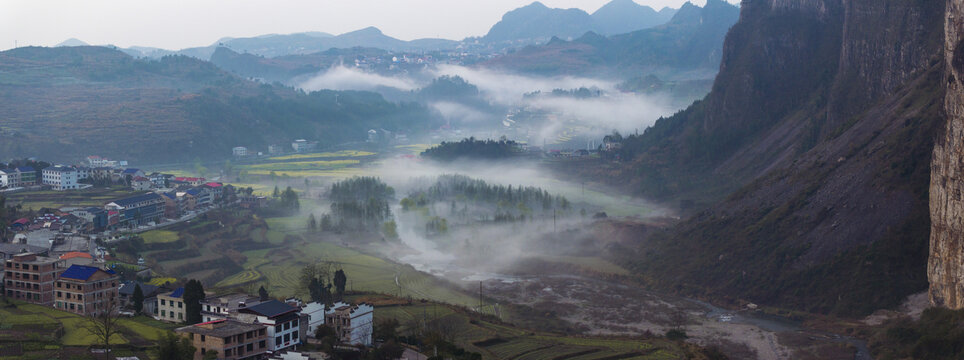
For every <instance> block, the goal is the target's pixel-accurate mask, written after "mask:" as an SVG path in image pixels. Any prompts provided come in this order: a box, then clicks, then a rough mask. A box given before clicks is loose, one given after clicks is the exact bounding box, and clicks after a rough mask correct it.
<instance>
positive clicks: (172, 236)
mask: <svg viewBox="0 0 964 360" xmlns="http://www.w3.org/2000/svg"><path fill="white" fill-rule="evenodd" d="M141 238H143V239H144V243H146V244H156V243H157V244H159V243H172V242H175V241H177V239H178V237H177V233H176V232H173V231H170V230H151V231H146V232H144V233H141Z"/></svg>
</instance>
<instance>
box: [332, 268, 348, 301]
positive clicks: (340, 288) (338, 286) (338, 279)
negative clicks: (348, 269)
mask: <svg viewBox="0 0 964 360" xmlns="http://www.w3.org/2000/svg"><path fill="white" fill-rule="evenodd" d="M333 282H334V283H335V291H337V292H338V299H341V297H342V296H343V295H345V285H347V284H348V277H347V276H345V270H342V269H338V271H335V278H334V280H333Z"/></svg>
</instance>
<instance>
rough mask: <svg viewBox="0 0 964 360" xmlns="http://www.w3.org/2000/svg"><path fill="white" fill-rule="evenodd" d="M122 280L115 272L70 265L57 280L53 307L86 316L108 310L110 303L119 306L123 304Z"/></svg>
mask: <svg viewBox="0 0 964 360" xmlns="http://www.w3.org/2000/svg"><path fill="white" fill-rule="evenodd" d="M119 279H120V277H119V276H117V273H115V272H114V271H112V270H103V269H101V268H98V267H93V266H85V265H71V266H70V267H69V268H67V270H66V271H64V272H63V273H62V274H60V278H58V279H57V288H56V290H55V291H56V296H55V297H54V298H55V303H54V307H55V308H57V309H60V310H64V311H69V312H72V313H75V314H80V315H85V316H86V315H96V314H100V313H103V312H104V311H108V310H109V309H110V308H111V307H112V304H111V303H113V304H114V305H116V304H117V302H118V301H120V298H119V296H118V293H117V288H118V280H119Z"/></svg>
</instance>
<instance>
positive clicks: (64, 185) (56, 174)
mask: <svg viewBox="0 0 964 360" xmlns="http://www.w3.org/2000/svg"><path fill="white" fill-rule="evenodd" d="M43 184H44V185H50V186H51V187H52V188H53V189H54V190H57V191H63V190H75V189H77V188H78V187H79V186H78V185H77V169H74V168H72V167H69V166H62V165H56V166H51V167H48V168H46V169H43Z"/></svg>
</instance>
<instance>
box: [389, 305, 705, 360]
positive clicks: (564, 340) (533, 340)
mask: <svg viewBox="0 0 964 360" xmlns="http://www.w3.org/2000/svg"><path fill="white" fill-rule="evenodd" d="M375 318H376V319H386V318H393V319H397V320H398V321H399V323H400V324H401V328H400V331H401V332H402V333H407V332H409V331H411V330H413V329H416V328H425V329H429V330H433V329H437V330H435V331H442V332H444V333H446V334H447V335H448V336H450V337H451V341H453V342H454V343H456V344H457V345H459V346H460V347H463V348H465V349H466V350H467V351H472V352H477V353H480V354H482V356H483V358H485V359H607V358H609V359H687V358H693V355H694V354H693V352H694V351H695V349H696V348H695V347H694V346H693V345H690V344H686V343H678V342H674V341H669V340H666V339H662V338H654V339H645V340H640V339H626V338H599V337H576V336H564V335H560V334H552V333H540V332H533V331H528V330H525V329H519V328H515V327H512V326H510V325H508V324H498V323H493V322H491V321H489V320H479V319H478V318H477V317H476V316H475V315H474V314H471V313H466V312H464V311H461V310H455V309H452V308H450V307H448V306H445V305H437V304H431V303H424V304H419V303H415V304H412V305H401V306H386V307H376V308H375ZM695 358H699V357H695Z"/></svg>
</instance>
